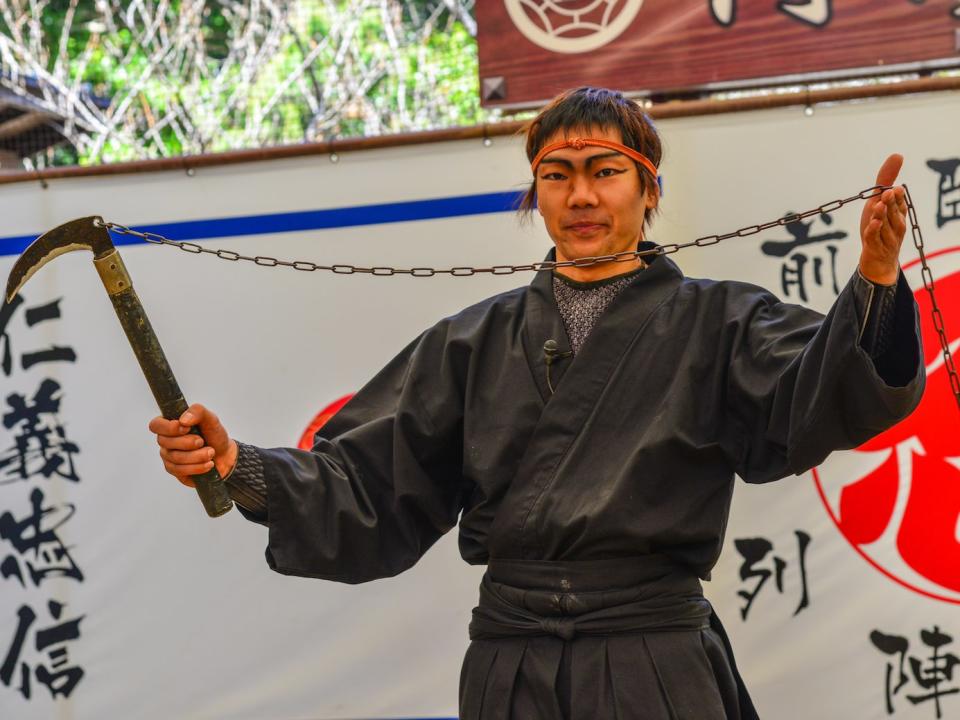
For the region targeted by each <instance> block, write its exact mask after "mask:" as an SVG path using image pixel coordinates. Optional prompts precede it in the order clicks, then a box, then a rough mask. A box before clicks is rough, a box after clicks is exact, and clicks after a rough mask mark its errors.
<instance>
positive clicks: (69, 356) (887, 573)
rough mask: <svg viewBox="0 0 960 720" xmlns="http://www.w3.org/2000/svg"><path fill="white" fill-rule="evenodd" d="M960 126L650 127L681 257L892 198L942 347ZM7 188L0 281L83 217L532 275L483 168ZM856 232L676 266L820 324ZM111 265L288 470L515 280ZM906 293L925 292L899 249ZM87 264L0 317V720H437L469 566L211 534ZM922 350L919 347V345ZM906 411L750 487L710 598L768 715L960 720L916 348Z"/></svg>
mask: <svg viewBox="0 0 960 720" xmlns="http://www.w3.org/2000/svg"><path fill="white" fill-rule="evenodd" d="M958 110H960V96H958V95H956V94H938V95H930V96H915V97H909V98H898V99H888V100H883V101H871V102H862V103H851V104H843V105H836V106H829V107H818V108H817V109H816V112H815V114H814V115H813V116H811V117H808V116H805V115H804V114H803V113H802V112H801V110H800V109H796V108H794V109H780V110H771V111H764V112H754V113H749V114H742V115H720V116H714V117H702V118H695V119H683V120H671V121H664V122H662V123H660V130H661V133H662V134H663V136H664V139H665V142H666V162H665V164H664V166H663V175H664V187H665V194H664V197H663V201H662V208H663V214H662V215H661V216H660V217H659V218H658V219H657V220H656V222H655V223H654V226H653V229H652V232H651V233H650V237H651V239H653V240H655V241H657V242H660V243H669V242H685V241H688V240H690V239H693V238H694V237H697V236H701V235H707V234H712V233H719V232H726V231H729V230H732V229H736V228H738V227H741V226H746V225H751V224H754V223H759V222H763V221H766V220H770V219H773V218H776V217H780V216H783V215H785V214H787V213H788V212H792V211H802V210H807V209H809V208H811V207H816V206H818V205H820V204H821V203H824V202H827V201H829V200H833V199H835V198H840V197H847V196H850V195H853V194H856V193H857V192H859V191H860V190H863V189H864V188H867V187H869V186H871V185H872V184H873V180H874V176H875V173H876V170H877V168H878V167H879V165H880V163H881V161H882V160H883V158H884V157H885V156H886V155H887V154H888V153H889V152H894V151H896V152H901V153H903V154H904V155H905V156H906V159H907V163H906V167H905V169H904V172H903V173H902V176H901V177H902V180H903V181H905V182H906V183H907V184H908V185H909V187H910V190H911V192H912V195H913V199H914V202H915V204H916V208H917V213H918V218H919V220H920V224H921V226H922V228H923V230H924V235H925V238H926V244H927V248H928V254H929V256H930V258H931V266H932V268H933V272H934V275H935V276H936V278H937V280H938V286H937V287H938V291H939V292H940V293H941V296H940V303H941V306H942V307H943V310H944V314H945V316H946V321H947V329H948V334H949V333H952V334H949V337H950V340H951V341H954V340H955V339H956V338H957V337H960V289H956V288H955V287H954V286H955V285H956V284H957V283H960V274H957V272H956V271H957V269H958V268H960V232H958V231H960V188H958V181H960V173H958V167H960V139H958V136H957V133H956V121H957V118H958V117H960V112H958ZM338 160H339V161H338V162H332V161H331V159H328V158H326V157H305V158H298V159H287V160H276V161H268V162H260V163H251V164H247V165H239V166H225V167H216V168H205V169H199V170H197V171H196V173H195V174H194V175H192V176H188V175H186V174H184V173H181V172H164V173H152V174H149V173H148V174H138V175H125V176H106V177H91V178H81V179H69V180H57V181H52V182H51V183H50V185H49V187H48V188H42V187H41V186H40V185H39V184H35V183H22V184H15V185H4V186H2V188H0V212H2V217H3V218H4V220H5V225H4V230H3V236H4V237H3V238H0V252H3V253H5V254H4V255H3V256H2V257H0V270H2V276H3V277H6V275H7V272H8V271H9V269H10V268H11V267H12V265H13V262H14V261H15V259H16V256H15V253H18V252H19V251H20V248H22V246H23V245H24V243H25V242H27V241H28V240H29V239H32V237H34V236H36V235H37V234H39V233H41V232H43V231H46V230H48V229H50V228H53V227H55V226H56V225H58V224H60V223H63V222H66V221H68V220H71V219H73V218H77V217H82V216H88V215H94V214H98V215H101V216H102V217H104V218H105V219H107V220H111V221H115V222H119V223H123V224H126V225H135V226H138V227H140V228H144V229H153V230H157V231H158V232H161V233H163V234H165V235H168V236H170V237H173V238H177V239H191V240H196V241H197V242H199V243H200V244H201V245H202V246H203V247H210V248H218V247H223V248H229V249H231V250H235V251H238V252H240V253H243V254H246V255H251V256H256V255H261V256H273V257H279V258H283V259H303V260H313V261H316V262H318V263H324V264H334V263H345V264H346V263H348V264H356V265H375V266H389V265H396V266H402V267H411V266H434V267H440V266H442V267H451V266H465V265H493V264H516V263H523V262H531V261H535V260H540V259H541V258H542V257H543V255H544V253H545V251H546V250H547V249H548V248H549V239H548V238H547V236H546V234H545V233H544V231H543V229H542V227H541V226H540V225H539V224H537V223H536V222H535V223H534V226H533V227H531V228H524V227H521V226H520V225H519V224H518V222H517V220H516V218H515V216H514V214H513V213H512V212H510V211H508V210H505V208H506V207H507V205H508V202H509V199H510V194H511V193H513V192H515V191H517V190H518V189H520V188H522V187H523V186H524V183H525V182H526V179H527V177H528V174H529V170H528V167H527V164H526V162H525V159H524V157H523V153H522V149H521V143H520V142H519V141H518V140H516V139H496V140H495V141H494V142H493V144H492V146H489V147H487V146H485V145H484V144H482V143H481V142H480V141H461V142H450V143H441V144H428V145H423V146H417V147H402V148H392V149H384V150H375V151H374V150H371V151H363V152H356V153H348V154H343V155H341V156H340V157H339V158H338ZM859 208H860V205H859V203H858V204H857V205H856V207H849V208H844V209H843V210H841V211H839V212H838V213H836V214H834V215H832V216H823V217H820V218H815V219H811V220H808V221H805V222H804V223H802V224H796V225H788V226H787V227H785V228H782V229H781V230H780V231H779V232H777V231H770V232H767V233H762V234H759V235H755V236H752V237H748V238H742V239H737V240H730V241H728V242H726V243H724V244H722V245H720V246H717V247H712V248H707V249H693V250H685V251H683V252H682V253H680V254H678V255H675V256H674V258H675V259H676V261H677V262H678V263H679V264H680V266H681V268H683V270H684V272H686V273H687V274H688V275H691V276H710V277H717V278H736V279H740V280H747V281H750V282H754V283H757V284H759V285H763V286H766V287H768V288H770V289H771V290H773V291H774V292H775V293H777V294H778V295H780V296H781V297H783V298H784V299H785V300H790V301H794V302H805V303H807V304H810V305H812V306H814V307H816V308H818V309H821V310H825V309H826V308H827V307H829V305H830V303H831V301H832V299H833V297H835V295H836V293H837V291H838V288H841V287H842V286H843V284H844V283H845V282H846V280H847V279H848V277H849V276H850V274H851V273H852V272H853V270H854V268H855V264H856V260H857V257H858V254H859V240H858V230H857V228H858V223H859ZM122 253H123V257H124V259H125V261H126V264H127V266H128V268H129V270H130V273H131V276H132V278H133V281H134V284H135V286H136V288H137V290H138V292H139V295H140V297H141V299H142V300H143V303H144V306H145V307H146V309H147V311H148V312H149V314H150V316H151V319H152V321H153V325H154V328H155V330H156V331H157V334H158V336H159V338H160V340H161V342H162V343H163V345H164V348H165V350H166V353H167V356H168V358H169V360H170V362H171V364H172V366H173V369H174V370H175V372H176V374H177V376H178V379H179V380H180V384H181V386H182V387H183V389H184V392H185V393H186V395H187V398H188V400H189V401H197V402H204V403H206V404H208V405H209V406H211V407H212V408H214V409H215V410H216V412H217V413H218V414H219V415H220V417H221V418H222V419H223V421H224V423H225V424H226V426H227V427H228V429H229V430H230V432H231V434H232V435H234V436H235V437H237V438H238V439H240V440H243V441H246V442H250V443H253V444H257V445H261V446H265V447H271V446H276V445H296V444H297V442H298V440H299V439H300V436H301V434H302V433H303V432H304V430H305V429H306V428H307V427H308V425H309V424H310V423H311V421H312V420H313V418H314V417H315V416H316V415H317V413H318V412H319V411H320V410H322V409H323V408H324V407H326V406H327V405H329V404H330V403H333V402H334V401H336V400H337V399H339V398H341V397H343V396H344V395H347V394H349V393H351V392H353V391H355V390H356V389H357V388H358V387H359V386H360V385H361V384H362V383H363V382H364V381H365V380H366V379H368V378H369V377H370V376H371V375H372V374H373V373H374V372H375V371H376V370H377V369H379V368H380V367H381V366H382V365H383V364H384V363H385V362H386V361H387V360H388V359H389V358H390V357H392V356H393V355H394V354H395V353H396V352H397V351H399V350H400V349H401V348H402V347H403V346H404V345H405V344H406V343H407V342H408V341H409V340H410V339H411V338H413V337H414V336H415V335H417V334H418V333H419V332H420V331H421V330H423V329H424V328H425V327H428V326H430V325H431V324H432V323H433V322H435V321H436V320H437V319H439V318H440V317H443V316H445V315H449V314H452V313H454V312H456V311H457V310H458V309H460V308H462V307H465V306H466V305H468V304H471V303H473V302H475V301H477V300H479V299H481V298H483V297H486V296H489V295H491V294H494V293H497V292H500V291H503V290H507V289H510V288H512V287H516V286H517V285H520V284H523V283H526V282H529V280H530V276H529V275H512V276H504V277H491V276H477V277H472V278H450V277H436V278H432V279H413V278H410V277H394V278H380V277H371V276H367V275H360V276H343V275H334V274H330V273H324V272H315V273H305V272H296V271H293V270H291V269H288V268H261V267H256V266H254V265H253V264H251V263H245V262H226V261H223V260H218V259H216V258H214V257H211V256H209V255H203V256H190V255H187V254H185V253H183V252H180V251H178V250H175V249H172V248H165V247H157V246H149V245H145V244H142V243H140V244H134V245H129V246H125V247H123V248H122ZM904 257H905V260H904V264H905V268H906V272H907V275H908V277H909V279H910V281H911V284H912V286H913V287H914V288H915V289H917V291H918V297H921V298H922V296H923V291H922V283H921V281H920V273H919V267H918V266H917V265H916V264H915V263H914V258H915V257H916V254H915V252H914V251H913V249H912V248H909V249H907V250H905V252H904ZM90 260H91V256H90V255H89V254H88V253H71V254H68V255H66V256H63V257H59V258H56V259H55V260H53V261H52V262H51V263H50V264H49V265H48V266H47V267H44V268H43V269H42V270H41V271H40V272H39V273H38V274H37V275H36V276H35V277H33V278H32V279H31V280H30V282H29V283H28V284H27V285H26V287H25V288H24V290H23V293H22V298H23V300H22V302H20V303H19V304H17V305H15V306H8V307H7V308H6V309H5V310H3V311H2V313H3V314H0V388H2V392H0V417H2V419H3V426H2V427H0V717H3V718H24V719H33V718H50V717H64V718H67V717H69V718H76V719H77V720H85V719H87V718H90V719H94V718H96V719H98V720H99V719H100V718H108V717H138V718H146V719H151V718H157V719H160V718H164V719H166V718H172V717H177V718H251V719H252V718H266V717H269V718H282V719H290V720H293V719H295V718H361V717H362V718H370V717H375V718H387V717H401V716H402V717H418V718H439V717H453V716H455V715H456V707H457V685H458V675H459V667H460V661H461V659H462V656H463V652H464V650H465V649H466V646H467V643H468V639H467V623H468V621H469V617H470V610H471V608H472V607H473V606H474V604H475V603H476V599H477V594H476V593H477V584H478V582H479V580H480V576H481V573H482V568H471V567H468V566H467V565H466V564H465V563H463V561H462V560H461V559H460V558H459V556H458V553H457V546H456V541H455V540H456V538H455V533H450V534H449V535H448V536H447V537H445V538H444V539H443V540H442V541H441V542H440V543H439V544H438V545H437V546H436V547H435V548H434V549H432V550H431V551H430V552H429V553H428V554H427V555H426V556H425V558H424V559H423V560H422V561H421V562H420V563H419V564H418V565H417V566H416V567H415V568H413V569H412V570H410V571H409V572H407V573H405V574H403V575H401V576H399V577H397V578H393V579H389V580H381V581H377V582H374V583H370V584H367V585H361V586H356V587H348V586H342V585H337V584H334V583H329V582H321V581H314V580H302V579H296V578H289V577H282V576H280V575H276V574H274V573H272V572H270V571H269V570H268V569H267V566H266V564H265V562H264V559H263V549H264V546H265V542H266V532H265V530H264V529H263V528H262V527H260V526H258V525H255V524H252V523H248V522H246V521H244V520H243V518H241V517H240V515H239V514H238V513H230V514H229V515H228V516H226V517H224V518H221V519H217V520H209V519H207V518H206V517H205V515H204V513H203V511H202V508H201V506H200V504H199V502H198V500H197V498H196V495H195V493H193V491H189V490H186V489H184V488H182V487H181V486H179V485H178V484H177V483H176V481H174V480H173V479H171V478H169V476H166V475H165V474H164V472H163V470H162V466H161V464H160V461H159V458H158V457H157V453H156V445H155V443H154V440H153V438H152V436H151V435H150V434H149V432H148V431H147V429H146V424H147V422H148V420H149V419H150V418H151V417H153V416H154V415H155V414H156V408H155V405H154V403H153V400H152V397H151V396H150V394H149V392H148V390H147V386H146V383H145V382H144V379H143V376H142V375H141V373H140V370H139V367H138V366H137V364H136V362H135V361H134V358H133V355H132V353H131V352H130V350H129V347H128V345H127V343H126V339H125V338H124V336H123V333H122V331H121V329H120V326H119V324H118V323H117V320H116V318H115V316H114V314H113V310H112V308H111V306H110V303H109V301H108V299H107V297H106V294H105V293H104V291H103V288H102V285H101V283H100V280H99V278H98V277H97V275H96V273H95V271H94V268H93V267H91V262H90ZM926 322H927V323H928V324H929V320H928V319H926ZM925 339H926V340H927V363H928V370H930V380H929V384H928V391H927V395H926V396H925V399H924V403H923V404H922V405H921V407H920V409H919V410H918V411H917V413H915V414H914V416H913V417H912V418H911V419H909V420H908V421H907V422H906V423H905V424H904V425H903V426H901V427H900V428H898V429H897V430H896V431H891V432H890V433H887V434H885V436H883V437H881V438H878V439H877V440H876V441H873V442H872V444H871V445H870V446H868V447H866V448H864V449H863V450H862V451H851V452H847V453H838V454H835V455H834V456H832V457H831V458H829V459H828V461H827V462H826V463H824V465H823V467H821V468H819V469H818V470H817V471H816V472H811V473H808V474H806V475H804V476H802V477H796V478H788V479H785V480H783V481H781V482H778V483H775V484H772V485H766V486H746V485H745V484H744V483H738V489H737V492H736V495H735V500H734V507H733V513H732V516H731V521H730V526H729V529H728V534H727V541H726V548H725V551H724V555H723V557H722V559H721V561H720V563H719V565H718V566H717V568H716V570H715V572H714V579H713V581H712V582H710V583H708V584H707V585H706V591H707V594H708V597H709V598H710V599H711V600H712V601H713V602H714V604H715V606H716V608H717V611H718V613H719V615H720V616H721V618H722V619H723V620H724V622H725V625H726V627H727V629H728V631H729V633H730V635H731V638H732V641H733V644H734V648H735V650H736V652H737V660H738V662H739V665H740V668H741V671H742V673H743V675H744V677H745V680H746V682H747V685H748V687H749V688H750V690H751V692H752V694H753V695H754V698H755V701H756V704H757V706H758V708H759V709H760V711H761V715H762V716H763V717H769V718H778V719H784V720H793V719H795V720H800V719H803V720H806V719H808V718H813V717H815V718H858V719H859V718H886V717H890V716H891V715H892V716H895V717H898V718H905V719H913V718H937V717H956V716H958V714H960V697H958V695H960V669H957V668H956V667H955V665H956V664H957V663H958V660H957V656H958V655H960V637H958V635H960V613H958V612H957V610H958V604H960V527H958V516H960V475H958V474H957V473H958V472H960V471H958V469H957V468H958V467H960V466H958V465H957V463H956V461H955V460H954V459H953V458H955V457H960V450H958V449H957V448H956V447H955V445H957V443H956V441H955V440H954V438H955V437H957V433H956V431H955V428H956V427H957V422H956V421H957V416H956V415H955V413H956V412H957V408H956V405H955V403H954V401H953V398H952V397H951V395H950V391H949V383H948V382H947V380H946V375H945V373H944V371H943V368H942V367H939V366H938V365H937V362H938V361H937V355H936V347H935V345H934V344H933V342H932V341H933V337H932V336H927V337H926V338H925Z"/></svg>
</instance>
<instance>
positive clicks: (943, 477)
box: [812, 247, 960, 604]
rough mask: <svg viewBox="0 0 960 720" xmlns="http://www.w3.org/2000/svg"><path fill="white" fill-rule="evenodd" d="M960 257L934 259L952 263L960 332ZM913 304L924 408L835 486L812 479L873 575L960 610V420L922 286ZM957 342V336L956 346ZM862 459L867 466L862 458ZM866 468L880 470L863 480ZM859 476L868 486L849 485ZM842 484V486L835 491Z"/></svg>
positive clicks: (884, 436) (944, 281) (870, 448)
mask: <svg viewBox="0 0 960 720" xmlns="http://www.w3.org/2000/svg"><path fill="white" fill-rule="evenodd" d="M954 253H960V247H952V248H946V249H943V250H938V251H936V252H932V253H930V254H928V255H927V260H928V261H932V260H934V259H936V258H946V259H947V260H948V261H949V260H953V262H948V263H946V264H949V266H950V269H949V274H944V275H943V276H942V277H939V278H938V279H937V280H936V281H935V282H936V292H937V304H938V305H939V306H940V308H941V310H943V311H944V312H945V313H946V316H947V318H952V319H953V331H954V333H957V332H958V329H960V263H958V262H957V260H958V258H957V257H954V258H950V257H949V256H951V255H953V254H954ZM919 264H920V260H919V259H916V260H913V261H911V262H909V263H907V264H905V265H904V266H903V271H904V272H905V273H906V272H908V271H910V270H911V269H913V268H915V267H917V266H918V265H919ZM914 297H915V299H916V301H917V305H918V308H919V311H920V332H921V336H922V339H923V352H924V364H925V366H926V368H927V387H926V389H925V390H924V394H923V398H922V399H921V401H920V405H919V406H918V407H917V409H916V410H914V412H913V413H912V414H911V415H910V416H909V417H908V418H906V419H905V420H903V421H902V422H900V423H898V424H897V425H895V426H894V427H892V428H890V429H889V430H886V431H885V432H883V433H881V434H880V435H878V436H877V437H875V438H873V439H871V440H869V441H867V442H866V443H864V444H863V445H861V446H860V447H858V448H857V449H856V450H853V451H850V453H852V456H848V457H846V458H843V462H842V464H841V467H842V468H844V470H843V471H842V472H836V471H835V476H834V477H832V478H827V477H826V476H827V475H828V474H829V473H828V472H827V471H825V469H824V466H823V465H821V466H820V467H817V468H813V470H812V474H813V480H814V484H815V485H816V488H817V493H818V494H819V496H820V500H821V502H822V503H823V506H824V507H825V508H826V510H827V514H828V515H829V516H830V519H831V520H832V521H833V523H834V525H835V526H836V528H837V529H838V530H839V531H840V534H841V535H843V537H844V538H845V539H846V540H847V542H849V543H850V545H851V547H853V549H854V550H856V551H857V553H858V554H859V555H860V556H861V557H862V558H863V559H864V560H866V561H867V562H868V563H869V564H870V565H871V566H872V567H873V568H874V569H876V570H877V571H878V572H880V573H881V574H883V575H884V576H885V577H887V578H889V579H890V580H893V581H894V582H895V583H897V584H898V585H900V586H902V587H905V588H907V589H909V590H911V591H913V592H916V593H918V594H920V595H923V596H925V597H928V598H932V599H934V600H940V601H943V602H948V603H954V604H960V433H958V432H957V427H958V426H960V422H958V421H960V416H958V414H957V406H956V400H955V398H954V395H953V392H952V388H951V386H950V381H949V375H948V374H947V372H946V368H945V367H944V365H943V360H942V355H941V349H940V343H939V340H938V337H937V334H936V331H935V329H934V325H933V320H932V317H931V313H930V308H931V304H930V299H929V296H928V294H927V291H926V289H925V288H924V287H923V285H922V283H919V288H917V289H916V290H914ZM947 330H948V331H949V330H950V326H949V325H948V327H947ZM953 340H954V339H953V338H950V337H949V336H948V341H950V342H951V345H954V342H953ZM951 349H952V350H955V348H951ZM858 454H859V455H860V456H862V457H861V458H857V457H856V455H858ZM831 457H832V456H831ZM868 457H869V458H870V460H869V461H868V460H867V458H868ZM878 459H880V460H881V462H880V463H879V464H877V461H878ZM827 462H829V461H827ZM865 465H870V466H871V467H870V468H869V469H867V470H866V472H862V471H863V469H864V466H865ZM850 467H852V468H853V472H854V474H856V475H859V477H857V479H856V480H854V481H852V482H844V480H845V478H846V477H849V475H845V473H846V472H847V468H850ZM861 473H862V474H861ZM838 476H839V480H840V482H839V483H836V482H832V483H831V482H829V480H836V479H837V477H838ZM838 487H839V488H840V490H839V492H836V491H837V488H838ZM905 488H906V489H905ZM831 490H833V493H834V501H833V502H831V499H830V495H831V492H830V491H831ZM881 555H882V556H883V557H881ZM911 575H912V576H913V577H912V578H911V577H910V576H911ZM923 585H926V586H927V587H923ZM950 593H955V595H951V594H950Z"/></svg>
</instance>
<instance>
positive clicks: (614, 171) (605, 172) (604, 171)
mask: <svg viewBox="0 0 960 720" xmlns="http://www.w3.org/2000/svg"><path fill="white" fill-rule="evenodd" d="M624 172H626V170H620V169H618V168H601V169H600V170H597V177H602V178H603V177H613V176H614V175H619V174H621V173H624Z"/></svg>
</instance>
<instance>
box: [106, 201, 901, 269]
mask: <svg viewBox="0 0 960 720" xmlns="http://www.w3.org/2000/svg"><path fill="white" fill-rule="evenodd" d="M886 189H887V186H884V185H875V186H874V187H872V188H869V189H868V190H864V191H863V192H861V193H859V194H858V195H854V196H852V197H848V198H846V199H844V200H834V201H833V202H829V203H826V204H825V205H821V206H820V207H818V208H814V209H813V210H807V211H806V212H804V213H794V214H792V215H787V216H786V217H782V218H780V219H778V220H771V221H770V222H767V223H763V224H762V225H750V226H749V227H745V228H741V229H739V230H735V231H734V232H730V233H727V234H726V235H706V236H704V237H701V238H697V239H696V240H693V241H691V242H688V243H670V244H668V245H660V246H658V247H656V248H653V249H650V250H626V251H624V252H619V253H614V254H613V255H595V256H591V257H585V258H578V259H577V260H563V261H557V260H544V261H542V262H535V263H527V264H525V265H493V266H490V267H453V268H429V267H416V268H394V267H362V266H360V265H348V264H345V263H344V264H339V265H320V264H318V263H315V262H310V261H309V260H295V261H292V262H291V261H289V260H278V259H277V258H275V257H270V256H269V255H254V256H250V255H241V254H240V253H238V252H234V251H233V250H214V249H212V248H205V247H203V246H201V245H198V244H197V243H192V242H184V241H181V240H170V239H168V238H165V237H163V236H162V235H158V234H157V233H152V232H141V231H139V230H133V229H132V228H129V227H126V226H125V225H120V224H119V223H113V222H103V223H102V225H103V227H106V228H107V229H108V230H110V231H111V232H115V233H117V234H119V235H133V236H134V237H138V238H141V239H142V240H146V241H147V242H149V243H155V244H157V245H172V246H173V247H178V248H180V249H181V250H183V251H185V252H188V253H193V254H194V255H200V254H207V255H216V256H217V257H218V258H220V259H221V260H231V261H234V262H235V261H237V260H246V261H248V262H252V263H256V264H257V265H263V266H264V267H278V266H279V267H289V268H293V269H294V270H303V271H305V272H314V271H316V270H326V271H328V272H333V273H336V274H338V275H354V274H366V275H377V276H381V277H389V276H391V275H410V276H412V277H434V276H435V275H452V276H454V277H469V276H471V275H480V274H484V273H486V274H490V275H512V274H513V273H517V272H525V271H533V272H545V271H547V270H556V269H557V268H563V267H590V266H591V265H598V264H600V263H606V262H628V261H630V260H636V259H637V258H642V257H648V256H650V255H671V254H673V253H675V252H677V251H679V250H683V249H684V248H688V247H706V246H708V245H716V244H717V243H719V242H721V241H723V240H729V239H730V238H734V237H746V236H748V235H756V234H757V233H760V232H763V231H764V230H769V229H770V228H775V227H782V226H784V225H787V224H788V223H793V222H797V221H798V220H803V219H804V218H808V217H810V216H811V215H819V214H821V213H830V212H833V211H835V210H839V209H840V208H842V207H843V206H844V205H847V204H848V203H851V202H854V201H856V200H867V199H869V198H871V197H875V196H877V195H879V194H880V193H882V192H883V191H884V190H886ZM911 207H912V206H911Z"/></svg>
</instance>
